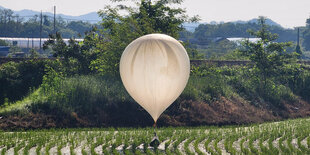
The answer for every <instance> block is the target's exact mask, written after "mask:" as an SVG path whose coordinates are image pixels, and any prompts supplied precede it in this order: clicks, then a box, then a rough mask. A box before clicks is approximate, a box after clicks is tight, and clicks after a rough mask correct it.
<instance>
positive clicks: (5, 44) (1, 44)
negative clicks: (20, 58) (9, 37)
mask: <svg viewBox="0 0 310 155" xmlns="http://www.w3.org/2000/svg"><path fill="white" fill-rule="evenodd" d="M0 46H8V43H7V42H5V41H4V40H1V39H0Z"/></svg>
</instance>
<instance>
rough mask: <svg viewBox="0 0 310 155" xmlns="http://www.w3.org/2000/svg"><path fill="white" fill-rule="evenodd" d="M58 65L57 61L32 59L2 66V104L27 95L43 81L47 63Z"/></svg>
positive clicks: (0, 91)
mask: <svg viewBox="0 0 310 155" xmlns="http://www.w3.org/2000/svg"><path fill="white" fill-rule="evenodd" d="M47 64H49V65H53V64H54V66H56V65H57V61H49V60H30V61H25V62H19V63H16V62H8V63H5V64H2V65H1V66H0V84H1V87H0V105H2V104H4V102H5V100H6V101H7V102H14V101H17V100H20V99H22V98H23V97H25V96H26V95H27V94H28V93H29V92H30V90H31V89H33V88H37V87H38V86H39V85H40V84H41V83H42V77H43V75H44V74H45V71H44V69H45V65H47Z"/></svg>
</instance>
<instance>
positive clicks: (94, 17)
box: [0, 6, 101, 23]
mask: <svg viewBox="0 0 310 155" xmlns="http://www.w3.org/2000/svg"><path fill="white" fill-rule="evenodd" d="M0 9H6V8H4V7H2V6H0ZM13 12H14V14H18V15H19V16H21V17H23V18H24V19H25V20H28V19H29V18H31V17H33V16H34V15H39V14H40V12H39V11H33V10H27V9H25V10H20V11H14V10H13ZM43 14H44V15H47V16H49V17H54V14H53V13H50V12H43ZM59 16H60V17H61V18H63V19H64V20H69V21H70V20H82V21H87V22H90V23H97V22H99V21H101V18H100V17H99V16H98V14H97V12H91V13H88V14H84V15H80V16H70V15H64V14H57V17H59Z"/></svg>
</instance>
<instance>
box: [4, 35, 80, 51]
mask: <svg viewBox="0 0 310 155" xmlns="http://www.w3.org/2000/svg"><path fill="white" fill-rule="evenodd" d="M0 40H4V41H6V42H7V43H8V44H10V45H16V46H17V47H20V48H34V49H40V38H7V37H0ZM47 40H48V38H41V47H43V44H44V42H45V41H47ZM63 40H64V42H65V43H66V44H68V41H69V40H70V39H63ZM75 40H76V41H79V42H80V41H83V39H75Z"/></svg>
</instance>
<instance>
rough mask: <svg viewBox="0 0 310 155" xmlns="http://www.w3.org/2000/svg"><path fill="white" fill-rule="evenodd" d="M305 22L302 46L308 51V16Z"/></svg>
mask: <svg viewBox="0 0 310 155" xmlns="http://www.w3.org/2000/svg"><path fill="white" fill-rule="evenodd" d="M306 24H307V27H306V30H305V31H304V32H303V39H304V41H303V46H304V47H305V50H307V51H310V18H308V19H307V21H306Z"/></svg>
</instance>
